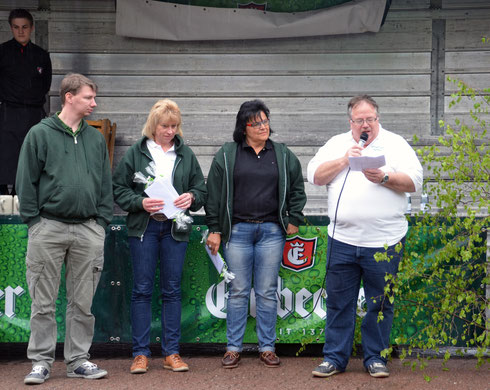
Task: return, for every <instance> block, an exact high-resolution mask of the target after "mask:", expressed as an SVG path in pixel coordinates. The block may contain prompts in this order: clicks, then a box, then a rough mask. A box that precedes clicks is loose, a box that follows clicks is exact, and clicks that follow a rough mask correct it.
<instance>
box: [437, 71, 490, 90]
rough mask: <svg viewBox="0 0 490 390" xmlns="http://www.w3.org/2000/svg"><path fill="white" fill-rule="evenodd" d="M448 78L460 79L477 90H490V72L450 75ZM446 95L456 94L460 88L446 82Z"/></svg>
mask: <svg viewBox="0 0 490 390" xmlns="http://www.w3.org/2000/svg"><path fill="white" fill-rule="evenodd" d="M447 76H449V77H451V78H453V79H458V80H461V81H463V82H464V83H466V84H467V85H468V86H470V87H472V88H475V89H477V90H478V89H482V88H488V86H490V72H488V73H470V74H461V73H449V74H448V75H447ZM445 83H446V87H445V91H446V94H450V93H454V92H456V91H457V89H458V87H457V85H455V84H454V83H452V82H450V81H447V80H445Z"/></svg>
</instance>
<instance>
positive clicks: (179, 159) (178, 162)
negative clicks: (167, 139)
mask: <svg viewBox="0 0 490 390" xmlns="http://www.w3.org/2000/svg"><path fill="white" fill-rule="evenodd" d="M181 160H182V157H180V156H179V155H177V161H175V164H174V169H172V185H173V184H174V175H175V171H176V169H177V166H178V165H179V164H180V161H181ZM179 195H180V194H179Z"/></svg>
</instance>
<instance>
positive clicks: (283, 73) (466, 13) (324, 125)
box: [0, 0, 490, 214]
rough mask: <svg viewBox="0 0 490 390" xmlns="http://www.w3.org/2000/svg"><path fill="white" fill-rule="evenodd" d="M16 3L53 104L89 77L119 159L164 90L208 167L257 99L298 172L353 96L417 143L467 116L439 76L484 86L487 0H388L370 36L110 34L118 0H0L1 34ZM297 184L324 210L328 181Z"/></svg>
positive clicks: (313, 208)
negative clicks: (241, 112)
mask: <svg viewBox="0 0 490 390" xmlns="http://www.w3.org/2000/svg"><path fill="white" fill-rule="evenodd" d="M14 6H15V7H25V8H28V9H30V10H31V11H32V13H33V15H34V17H35V19H36V36H35V41H36V42H38V43H39V44H41V45H42V46H44V47H45V48H47V49H48V50H49V51H50V53H51V59H52V62H53V72H54V75H53V83H52V87H51V92H50V101H49V104H50V110H51V111H52V112H54V111H55V110H58V109H59V106H60V100H59V97H58V94H57V90H58V87H59V84H60V81H61V79H62V78H63V75H64V74H66V73H67V72H70V71H73V72H80V73H83V74H85V75H87V76H88V77H90V78H92V79H93V80H94V81H95V82H96V83H97V84H98V86H99V92H98V97H97V103H98V108H97V110H96V112H95V114H94V115H93V116H92V118H91V119H99V118H109V119H110V120H111V121H112V122H116V123H117V125H118V134H117V138H116V155H115V163H116V164H117V162H118V161H119V160H120V158H121V156H122V155H123V154H124V152H125V151H126V150H127V148H128V147H129V146H130V145H132V144H133V143H134V142H135V141H136V140H137V139H138V138H139V137H140V133H141V128H142V126H143V124H144V121H145V119H146V116H147V113H148V111H149V109H150V108H151V106H152V105H153V103H154V102H155V101H156V100H158V99H160V98H163V97H168V98H171V99H174V100H175V101H176V102H177V103H178V104H179V106H180V107H181V110H182V113H183V129H184V138H185V140H186V142H187V143H188V144H189V145H191V147H192V148H193V150H194V151H195V153H196V154H197V156H198V159H199V161H200V163H201V166H202V169H203V172H204V173H205V175H206V174H207V171H208V169H209V165H210V163H211V160H212V157H213V155H214V153H215V152H216V151H217V150H218V148H219V147H220V146H221V145H222V143H223V142H226V141H229V140H231V138H232V132H233V128H234V122H235V115H236V113H237V111H238V108H239V106H240V104H241V103H242V102H243V101H245V100H250V99H253V98H261V99H263V100H264V101H265V102H266V104H267V105H268V106H269V108H270V109H271V119H272V122H271V123H272V128H273V130H274V131H275V135H274V136H273V139H274V140H276V141H279V142H285V143H286V144H288V145H289V146H290V147H291V149H292V150H293V151H294V152H295V153H296V154H297V155H298V157H299V158H300V160H301V162H302V165H303V172H304V176H306V166H307V163H308V161H309V160H310V159H311V157H312V156H313V155H314V154H315V153H316V151H317V149H318V148H319V147H320V146H322V145H323V144H324V143H325V142H326V141H327V140H328V139H329V138H330V137H331V136H332V135H334V134H337V133H340V132H344V131H347V130H348V129H349V124H348V121H347V115H346V105H347V102H348V100H349V99H350V97H352V96H354V95H357V94H361V93H367V94H370V95H372V96H373V97H374V98H375V99H376V100H377V102H378V104H379V105H380V114H381V123H382V124H383V127H385V128H386V129H389V130H392V131H394V132H396V133H399V134H401V135H403V136H404V137H405V138H406V139H407V140H409V141H411V139H412V136H413V135H414V134H416V135H417V136H418V137H419V138H420V141H419V142H418V144H419V145H425V144H429V143H432V142H433V141H434V139H435V138H436V137H437V135H439V134H440V133H441V129H440V128H439V127H438V126H437V121H438V120H439V119H440V118H443V117H445V118H446V119H452V118H454V117H455V116H459V117H461V115H462V114H463V113H464V106H459V107H458V108H455V109H451V110H450V109H449V108H448V101H449V96H450V94H451V92H452V91H453V90H454V86H453V85H452V84H450V83H448V82H447V81H446V76H447V75H449V76H452V77H458V78H461V79H463V80H464V81H467V82H469V83H471V84H472V85H474V86H476V87H488V86H489V85H490V61H489V60H490V45H488V44H486V45H484V44H482V42H481V38H482V36H489V35H490V29H489V20H490V2H488V1H485V0H470V1H464V0H460V1H456V0H432V1H430V0H393V2H392V6H391V9H390V12H389V14H388V18H387V20H386V23H385V24H384V25H383V26H382V28H381V30H380V31H379V32H378V33H365V34H356V35H339V36H326V37H311V38H297V39H296V38H288V39H269V40H252V41H249V40H240V41H208V42H172V41H156V40H146V39H134V38H126V37H121V36H116V35H115V19H116V15H115V7H116V4H115V0H84V1H83V0H74V1H70V0H39V1H34V0H15V1H14V0H4V1H3V2H2V4H1V5H0V21H1V23H0V41H4V40H7V39H9V38H10V32H9V26H8V23H7V22H6V20H7V16H8V10H9V9H11V8H13V7H14ZM40 8H42V9H40ZM482 83H484V85H482ZM414 146H418V145H414ZM306 188H307V194H308V203H307V207H306V210H305V211H306V213H307V214H323V213H325V212H326V194H325V189H324V188H322V187H315V186H312V185H310V184H308V183H306ZM417 199H418V196H417V195H415V196H414V197H413V204H414V205H415V207H414V208H416V205H417Z"/></svg>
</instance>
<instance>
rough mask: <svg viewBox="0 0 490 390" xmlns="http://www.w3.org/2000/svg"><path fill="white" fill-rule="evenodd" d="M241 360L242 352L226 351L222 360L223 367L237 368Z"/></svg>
mask: <svg viewBox="0 0 490 390" xmlns="http://www.w3.org/2000/svg"><path fill="white" fill-rule="evenodd" d="M239 361H240V354H239V353H238V352H237V351H226V353H225V356H223V360H221V365H222V366H223V368H236V367H238V362H239Z"/></svg>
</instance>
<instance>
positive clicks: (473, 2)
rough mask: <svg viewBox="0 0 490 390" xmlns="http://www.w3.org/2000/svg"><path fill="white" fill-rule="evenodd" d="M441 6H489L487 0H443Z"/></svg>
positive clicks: (489, 3) (460, 7) (464, 7)
mask: <svg viewBox="0 0 490 390" xmlns="http://www.w3.org/2000/svg"><path fill="white" fill-rule="evenodd" d="M442 6H443V8H445V9H465V10H467V9H472V8H490V2H488V0H443V2H442Z"/></svg>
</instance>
